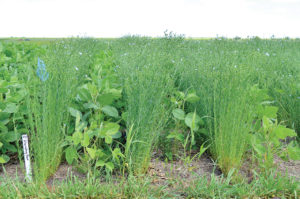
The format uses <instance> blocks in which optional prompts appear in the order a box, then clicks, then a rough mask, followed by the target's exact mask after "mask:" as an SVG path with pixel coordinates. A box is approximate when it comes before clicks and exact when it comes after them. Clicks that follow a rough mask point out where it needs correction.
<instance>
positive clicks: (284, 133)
mask: <svg viewBox="0 0 300 199" xmlns="http://www.w3.org/2000/svg"><path fill="white" fill-rule="evenodd" d="M274 133H275V135H276V137H278V138H279V139H285V138H286V137H288V136H289V137H295V136H297V134H296V132H295V131H294V130H293V129H289V128H286V127H284V126H282V125H278V126H277V127H276V128H275V130H274Z"/></svg>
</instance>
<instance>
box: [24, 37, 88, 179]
mask: <svg viewBox="0 0 300 199" xmlns="http://www.w3.org/2000/svg"><path fill="white" fill-rule="evenodd" d="M93 45H94V43H93V41H92V40H89V39H70V40H61V41H57V42H53V43H51V44H50V45H49V46H48V48H47V50H46V53H45V54H44V55H43V56H41V58H42V59H43V60H44V62H45V68H46V71H47V73H49V78H48V79H44V80H43V79H39V77H38V76H37V75H36V74H37V73H36V69H35V67H33V68H28V69H27V74H28V78H26V80H25V81H26V89H27V93H28V94H27V96H26V105H27V107H28V110H27V111H28V112H27V115H28V119H27V122H26V127H27V129H28V132H29V133H30V148H31V151H32V152H33V156H34V174H35V178H36V180H37V181H45V180H46V179H47V178H48V177H49V176H51V175H52V174H53V173H54V172H55V171H56V169H57V167H58V166H59V164H60V161H61V156H62V153H63V147H62V145H63V142H64V139H65V134H66V132H67V131H68V126H67V125H66V124H67V123H68V120H69V119H68V118H69V117H68V111H67V110H68V109H67V108H68V107H69V106H70V104H71V102H72V100H73V98H75V94H76V88H77V86H79V85H80V84H81V83H82V82H83V80H84V79H83V77H84V75H85V73H86V70H87V69H86V68H88V66H89V65H90V64H91V63H92V60H91V59H90V57H89V54H90V51H91V50H92V49H93ZM35 63H36V60H35V62H34V63H32V64H34V66H35Z"/></svg>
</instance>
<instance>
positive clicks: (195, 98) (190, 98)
mask: <svg viewBox="0 0 300 199" xmlns="http://www.w3.org/2000/svg"><path fill="white" fill-rule="evenodd" d="M199 100H200V97H198V96H197V95H196V93H190V94H188V95H187V96H186V98H185V101H187V102H190V103H195V102H198V101H199Z"/></svg>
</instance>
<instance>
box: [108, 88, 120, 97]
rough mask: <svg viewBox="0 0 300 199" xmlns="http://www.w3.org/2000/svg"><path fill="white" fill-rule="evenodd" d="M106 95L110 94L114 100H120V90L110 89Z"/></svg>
mask: <svg viewBox="0 0 300 199" xmlns="http://www.w3.org/2000/svg"><path fill="white" fill-rule="evenodd" d="M108 93H111V94H112V95H113V98H114V99H115V100H116V99H120V98H121V97H122V90H121V89H115V88H111V89H109V90H108Z"/></svg>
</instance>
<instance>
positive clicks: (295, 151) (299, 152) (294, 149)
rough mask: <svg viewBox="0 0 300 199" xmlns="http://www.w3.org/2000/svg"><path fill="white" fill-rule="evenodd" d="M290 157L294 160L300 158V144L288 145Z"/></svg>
mask: <svg viewBox="0 0 300 199" xmlns="http://www.w3.org/2000/svg"><path fill="white" fill-rule="evenodd" d="M288 154H289V158H290V159H292V160H300V147H299V146H288Z"/></svg>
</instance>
